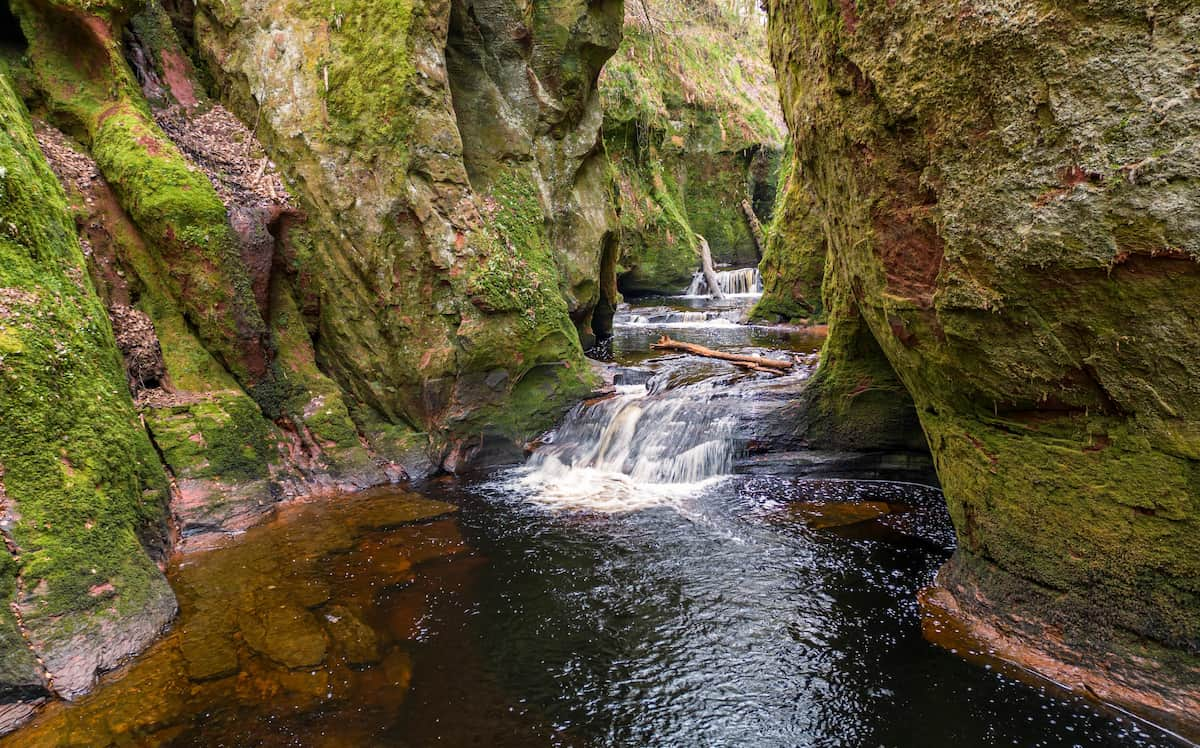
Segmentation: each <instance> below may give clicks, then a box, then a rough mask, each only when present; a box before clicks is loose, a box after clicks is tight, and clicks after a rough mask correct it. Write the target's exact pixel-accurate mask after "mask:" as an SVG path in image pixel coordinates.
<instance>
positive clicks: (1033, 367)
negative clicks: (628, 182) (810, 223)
mask: <svg viewBox="0 0 1200 748" xmlns="http://www.w3.org/2000/svg"><path fill="white" fill-rule="evenodd" d="M1170 6H1171V7H1170V8H1169V9H1160V10H1159V11H1158V12H1162V13H1165V15H1164V16H1163V17H1164V18H1169V19H1170V20H1169V21H1168V26H1170V29H1169V30H1167V29H1162V28H1156V32H1155V34H1156V38H1163V39H1170V40H1172V41H1171V42H1169V43H1168V44H1166V45H1165V46H1162V47H1160V46H1157V45H1148V44H1146V43H1145V42H1144V37H1143V36H1142V35H1141V33H1140V32H1139V31H1137V29H1139V28H1141V27H1142V26H1141V25H1142V24H1143V21H1142V20H1141V16H1140V15H1139V14H1140V13H1141V11H1140V10H1139V11H1137V12H1130V9H1127V8H1117V7H1116V6H1113V5H1109V6H1103V7H1101V6H1094V7H1089V9H1088V10H1087V12H1086V13H1084V14H1081V15H1077V14H1076V11H1078V9H1077V8H1066V7H1065V6H1054V7H1051V6H1049V5H1046V4H1037V3H1027V4H1024V5H1023V7H1022V9H1020V10H1021V14H1023V13H1025V11H1028V13H1029V15H1027V16H1024V15H1021V14H1018V16H1013V18H1018V17H1019V18H1021V19H1022V20H1019V21H1017V22H1015V23H1012V24H1008V23H1001V22H997V21H995V19H994V18H991V17H989V16H987V15H986V14H981V15H978V16H973V17H970V18H966V17H962V16H959V15H956V13H955V11H954V10H953V9H951V8H948V7H947V6H945V5H944V4H938V3H934V2H918V3H915V4H914V3H910V4H895V5H892V4H884V3H861V2H860V3H857V4H856V5H855V6H854V11H855V15H854V16H853V18H850V17H849V16H847V15H846V14H847V13H848V8H847V6H846V5H845V4H843V5H841V6H836V5H835V4H833V3H830V2H821V3H813V2H807V0H774V2H773V3H772V9H771V31H770V33H771V35H772V46H773V49H774V50H776V57H777V59H776V62H777V65H778V68H779V77H780V84H781V92H782V95H783V100H784V105H785V113H786V115H787V118H788V120H789V122H790V124H791V125H792V133H793V138H794V148H795V151H794V155H795V159H796V161H795V168H794V170H793V173H792V181H793V182H796V181H797V179H798V180H799V183H798V184H799V187H801V188H802V189H799V190H796V191H795V192H794V193H793V190H792V189H791V188H789V190H788V196H787V201H788V202H789V203H790V205H789V206H788V207H787V208H786V209H785V210H793V211H796V215H797V217H799V216H800V215H802V214H807V213H809V212H811V213H812V214H813V220H814V221H815V225H818V226H820V234H819V235H820V237H821V238H822V239H823V240H824V245H825V252H824V256H825V258H826V261H827V262H826V273H825V277H826V289H827V290H830V289H832V290H833V291H836V292H837V293H839V294H841V295H842V297H845V296H847V295H848V296H849V297H850V298H852V299H853V301H854V304H855V307H856V308H857V310H858V312H859V314H860V319H861V325H862V326H864V327H865V329H866V330H869V333H870V337H871V338H872V339H873V340H874V341H875V342H876V343H877V346H878V349H879V350H880V351H881V352H882V353H883V354H884V356H885V357H886V360H887V362H888V363H889V364H890V365H891V367H892V368H893V369H894V371H895V372H896V375H897V376H898V378H899V379H900V381H901V382H903V384H904V387H905V389H906V390H907V391H908V392H909V393H910V394H911V396H912V398H913V401H914V403H915V406H916V411H917V413H918V415H919V417H920V420H921V424H922V426H923V428H924V431H925V432H926V434H927V435H928V439H929V443H930V447H931V449H932V451H933V455H934V458H935V461H936V464H937V469H938V473H939V476H940V478H941V480H942V483H943V487H944V489H945V494H946V498H947V501H948V504H949V505H950V508H951V514H952V516H953V518H954V522H955V527H956V530H957V532H958V536H959V542H960V546H961V547H962V548H963V549H964V553H965V554H969V555H970V557H971V558H973V559H976V560H978V561H979V562H980V563H983V564H988V565H990V566H991V567H992V568H993V569H994V570H995V572H996V573H995V574H994V575H993V576H994V577H995V578H997V579H1000V578H1006V579H1016V580H1022V583H1023V584H1024V585H1026V586H1027V587H1028V588H1029V589H1031V590H1032V589H1036V590H1046V591H1051V593H1052V594H1047V595H1042V594H1038V595H1031V596H1030V598H1029V600H1030V601H1031V600H1033V599H1034V598H1035V597H1036V598H1038V599H1039V600H1041V602H1039V603H1036V604H1034V603H1032V602H1029V601H1026V600H1022V599H1021V598H1020V597H1019V596H1017V597H1014V596H1012V595H1007V596H1006V597H1004V598H1000V597H997V598H996V599H997V600H1001V599H1003V601H1004V602H1005V603H1006V604H1007V603H1012V604H1013V605H1016V606H1018V608H1016V609H1010V610H1006V611H1003V613H1004V614H1006V615H1010V616H1012V617H1018V616H1028V617H1030V618H1039V619H1043V620H1050V621H1053V622H1054V623H1055V625H1056V631H1057V632H1061V635H1062V637H1063V639H1064V640H1066V641H1069V642H1070V643H1071V645H1072V646H1076V645H1078V646H1081V647H1090V646H1093V645H1092V644H1090V643H1094V642H1095V641H1097V640H1098V639H1104V640H1105V641H1107V639H1105V636H1106V634H1103V633H1098V631H1100V630H1102V629H1104V628H1105V627H1099V628H1098V627H1097V626H1096V624H1095V621H1096V620H1097V618H1098V617H1102V618H1103V620H1104V622H1105V623H1106V624H1107V625H1110V626H1113V627H1116V628H1119V629H1122V630H1123V631H1122V633H1121V634H1120V637H1118V638H1120V640H1121V641H1123V642H1125V644H1122V645H1121V649H1120V650H1118V651H1116V654H1115V656H1117V657H1121V656H1126V655H1128V657H1127V661H1128V662H1133V658H1134V657H1136V656H1138V655H1137V652H1138V651H1139V650H1137V649H1136V648H1129V646H1128V641H1129V640H1130V639H1141V640H1148V641H1150V642H1156V643H1157V644H1156V645H1155V646H1160V647H1161V646H1166V647H1171V648H1175V649H1176V651H1178V652H1187V653H1191V654H1190V655H1189V656H1190V659H1191V662H1192V663H1193V664H1192V665H1191V666H1192V667H1194V662H1195V657H1194V653H1195V652H1196V651H1197V642H1200V628H1198V627H1200V619H1197V618H1196V616H1195V611H1196V610H1197V608H1198V607H1200V602H1198V600H1197V592H1198V591H1197V589H1196V583H1195V580H1196V579H1197V578H1198V576H1197V574H1198V570H1200V550H1198V548H1200V546H1197V545H1196V544H1195V543H1194V542H1191V540H1190V538H1194V537H1195V535H1196V533H1197V528H1198V526H1200V505H1198V504H1197V499H1196V497H1197V496H1198V495H1200V491H1198V488H1200V486H1198V484H1197V475H1198V473H1197V471H1198V469H1200V423H1198V422H1197V420H1196V418H1195V414H1196V413H1200V392H1198V391H1197V389H1196V387H1195V382H1196V381H1197V378H1198V377H1200V358H1197V354H1196V351H1200V338H1198V337H1197V332H1196V326H1195V321H1194V315H1193V314H1192V313H1191V311H1190V308H1187V307H1185V306H1184V305H1181V304H1180V303H1179V302H1178V299H1182V298H1192V297H1194V296H1195V295H1196V294H1200V266H1197V265H1196V264H1195V262H1194V261H1193V260H1192V259H1190V258H1194V257H1196V256H1197V254H1198V253H1200V245H1198V244H1197V238H1196V237H1197V233H1196V228H1195V227H1196V221H1195V217H1194V216H1193V215H1192V214H1191V213H1188V212H1186V211H1184V212H1183V213H1181V212H1179V211H1178V210H1177V209H1176V208H1175V207H1174V206H1178V205H1191V204H1195V203H1196V201H1197V199H1200V180H1197V179H1196V176H1197V175H1200V158H1198V157H1197V155H1196V154H1197V153H1200V151H1198V150H1197V132H1198V131H1197V130H1196V128H1195V122H1196V121H1197V118H1198V117H1200V113H1198V112H1200V109H1198V108H1197V107H1196V106H1195V105H1194V102H1193V103H1192V104H1191V105H1189V106H1188V107H1187V111H1186V112H1180V113H1178V114H1177V115H1175V116H1173V117H1172V119H1171V120H1170V121H1169V122H1163V121H1161V120H1159V119H1156V118H1155V117H1154V116H1152V115H1150V114H1149V113H1147V112H1145V111H1144V110H1143V109H1140V108H1138V107H1136V106H1114V105H1113V102H1114V101H1120V102H1132V101H1144V100H1153V99H1155V98H1156V97H1159V96H1169V95H1170V92H1172V91H1175V90H1177V89H1178V87H1179V86H1180V85H1184V84H1183V81H1185V80H1189V76H1190V75H1191V73H1190V72H1188V71H1189V70H1190V69H1191V68H1190V67H1189V66H1190V65H1191V64H1193V63H1194V57H1195V55H1194V50H1191V49H1190V48H1189V47H1187V45H1186V43H1184V42H1182V41H1181V40H1182V39H1184V38H1186V36H1187V32H1186V29H1187V28H1190V27H1191V24H1194V23H1195V22H1196V9H1195V8H1194V7H1192V6H1189V5H1188V4H1186V3H1183V2H1174V3H1171V4H1170ZM849 20H853V23H850V22H848V21H849ZM1084 29H1086V31H1087V32H1088V33H1086V34H1082V33H1079V32H1081V31H1082V30H1084ZM883 38H887V39H890V40H894V41H895V44H891V43H889V44H888V45H883V46H881V45H879V44H878V40H879V39H883ZM931 39H934V40H938V42H937V43H936V44H930V43H928V40H931ZM1180 45H1182V46H1180ZM1096 59H1105V60H1109V61H1110V62H1111V67H1108V66H1106V67H1104V68H1096V67H1094V66H1093V64H1092V63H1093V61H1094V60H1096ZM1050 68H1053V69H1054V70H1055V71H1056V73H1055V78H1056V80H1057V81H1061V82H1063V84H1064V86H1065V87H1064V88H1063V89H1061V90H1058V89H1056V91H1055V95H1054V96H1052V97H1051V96H1048V95H1047V87H1048V85H1050V86H1051V87H1055V86H1057V84H1048V83H1047V80H1046V79H1045V77H1044V71H1045V70H1047V69H1050ZM1125 69H1154V70H1156V76H1155V78H1154V79H1153V81H1151V80H1148V79H1147V80H1144V81H1135V80H1130V79H1129V78H1128V77H1126V76H1125V75H1123V74H1121V73H1119V72H1117V71H1118V70H1125ZM1000 91H1003V94H1002V95H1000V96H997V95H996V94H997V92H1000ZM1017 102H1020V103H1017ZM1166 153H1169V154H1170V155H1169V157H1166V156H1163V155H1160V154H1166ZM1114 165H1125V166H1124V169H1123V172H1122V175H1123V176H1122V178H1119V179H1116V178H1113V173H1114V170H1113V168H1112V167H1113V166H1114ZM1147 165H1153V166H1151V167H1150V168H1151V169H1152V170H1156V169H1162V170H1163V171H1162V172H1156V173H1157V174H1158V176H1155V177H1145V175H1143V176H1140V177H1139V176H1132V173H1133V172H1131V171H1130V169H1133V170H1134V171H1136V169H1138V168H1145V167H1146V166H1147ZM1168 173H1169V174H1170V175H1172V176H1171V177H1169V178H1168V177H1165V175H1166V174H1168ZM785 214H786V213H785ZM790 224H791V226H789V229H790V228H793V227H795V226H797V225H801V226H802V225H803V221H802V220H797V221H792V222H790ZM805 233H808V232H807V230H806V231H805ZM791 244H792V246H793V247H795V248H798V249H802V248H803V246H804V236H801V237H800V240H799V241H797V242H793V243H791ZM778 262H779V265H780V268H781V270H780V272H779V273H778V274H777V275H779V277H785V276H786V272H785V271H789V270H790V271H791V272H794V273H795V274H796V276H795V277H796V278H798V279H800V280H801V281H802V284H803V285H804V286H806V287H807V286H811V281H810V280H805V278H811V277H812V276H811V275H809V274H808V272H807V270H806V269H805V268H804V267H803V260H802V258H801V257H797V258H795V259H787V258H786V257H784V256H782V255H781V256H780V259H779V260H778ZM798 295H799V296H805V293H801V294H798ZM831 298H833V297H831ZM831 309H832V311H831V317H832V322H833V325H834V327H833V330H831V336H830V342H829V346H831V349H830V350H829V351H827V353H826V359H827V360H828V362H829V363H830V365H831V366H832V365H833V364H837V363H838V362H839V361H840V364H839V366H838V368H842V369H844V370H845V371H846V372H848V373H853V371H854V367H855V366H862V365H863V362H865V361H872V360H876V359H877V356H875V357H874V358H872V356H874V354H868V353H859V354H854V355H852V356H851V358H850V359H849V360H847V359H845V358H843V357H841V356H838V357H837V358H836V359H835V357H834V356H833V353H834V351H833V349H832V346H834V345H836V339H835V333H836V332H837V330H838V329H839V327H840V325H841V321H840V319H839V314H840V311H839V308H838V307H836V306H834V307H831ZM823 367H824V363H823ZM830 375H832V368H831V370H830ZM984 576H986V575H984ZM984 592H985V596H987V595H989V594H990V591H988V590H985V591H984ZM1026 605H1028V606H1029V608H1028V609H1026V608H1022V607H1020V606H1026ZM1067 611H1071V612H1070V613H1068V612H1067ZM1058 624H1062V626H1061V627H1060V628H1059V627H1057V626H1058ZM1108 654H1111V653H1106V656H1107V655H1108ZM1185 659H1186V658H1185ZM1164 673H1165V671H1163V673H1160V674H1156V676H1155V677H1158V676H1159V675H1163V674H1164ZM1164 677H1169V674H1165V675H1164ZM1188 677H1191V676H1188Z"/></svg>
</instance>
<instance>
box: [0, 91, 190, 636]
mask: <svg viewBox="0 0 1200 748" xmlns="http://www.w3.org/2000/svg"><path fill="white" fill-rule="evenodd" d="M0 119H2V120H3V125H4V127H3V129H2V131H0V171H2V172H3V174H4V186H5V189H4V190H3V193H2V195H0V225H3V226H5V227H7V228H6V229H5V230H4V231H2V232H0V254H2V256H3V262H0V328H2V329H3V334H4V337H5V338H6V339H7V340H8V341H10V343H9V345H7V346H6V348H7V349H8V350H7V351H6V353H4V354H3V356H2V357H0V379H2V380H3V386H0V464H2V465H3V468H4V477H3V483H4V486H5V489H6V492H7V495H8V499H9V501H10V502H12V503H13V504H14V505H15V507H16V513H17V515H18V516H19V518H20V519H19V520H18V521H17V522H16V524H15V525H14V527H13V530H12V535H13V538H14V540H15V541H16V543H17V545H18V547H19V548H20V549H21V574H22V577H23V579H24V584H25V589H27V590H29V591H31V596H30V598H29V599H28V600H27V601H25V602H24V604H23V606H22V607H23V612H24V617H25V622H26V624H27V625H28V626H30V628H31V629H33V630H34V631H36V632H37V635H38V636H39V637H42V638H43V639H45V640H48V641H55V640H57V638H58V637H60V636H66V635H67V634H68V632H69V631H71V630H72V629H74V628H75V627H76V626H80V625H84V624H80V623H79V619H76V618H73V617H71V614H77V613H79V612H82V611H90V612H92V613H93V614H95V615H96V616H98V618H97V619H96V620H97V621H99V619H101V618H104V617H106V616H109V615H111V614H112V612H114V611H115V612H116V613H117V615H120V614H124V613H130V612H133V611H136V610H138V609H139V607H140V606H142V605H144V604H148V601H150V600H157V599H160V598H161V597H163V596H169V595H170V592H169V590H168V589H167V588H166V583H165V581H164V580H163V577H162V574H161V573H160V572H159V571H158V569H157V568H156V567H155V566H154V564H153V563H151V562H150V559H149V558H148V557H147V555H146V552H145V551H144V550H143V549H142V547H141V544H140V542H139V540H138V538H139V534H140V533H143V532H145V531H147V528H154V529H153V530H151V531H150V533H149V534H151V535H154V534H160V533H161V532H163V530H162V526H163V523H164V511H165V500H166V481H165V478H164V476H163V473H162V469H161V466H160V465H159V463H158V459H157V457H156V455H155V454H154V451H153V449H152V447H151V445H150V442H149V440H148V439H147V437H146V433H145V431H144V430H143V428H142V427H141V425H140V423H139V422H138V418H137V415H136V414H135V412H134V410H133V405H132V402H131V401H130V398H129V392H128V390H127V389H126V386H125V377H124V372H123V369H122V366H121V359H120V354H119V353H118V351H117V348H116V344H115V342H114V340H113V336H112V330H111V328H110V327H109V323H108V318H107V316H106V315H105V312H104V309H103V307H102V306H101V304H100V301H99V298H98V297H97V296H96V293H95V291H94V289H93V288H92V286H91V284H90V282H89V280H88V277H87V274H86V272H85V271H84V257H83V254H82V252H81V250H80V247H79V243H78V241H77V240H76V237H75V228H74V225H73V223H72V220H71V216H70V213H69V212H68V210H67V206H66V201H65V197H64V195H63V192H62V188H61V187H60V186H59V185H58V182H57V180H56V179H55V177H54V175H53V174H52V173H51V172H50V170H49V168H48V166H47V165H46V163H45V161H44V159H43V158H42V155H41V152H40V150H39V149H38V146H37V143H36V141H35V140H34V138H33V133H32V130H31V127H30V124H29V120H28V118H27V115H26V114H25V112H24V110H23V108H22V107H21V105H20V103H19V102H18V101H17V99H16V96H15V94H14V93H13V91H12V89H11V88H10V87H9V84H8V81H7V78H5V77H3V76H0ZM106 584H111V585H112V587H113V591H112V592H109V593H103V594H99V593H98V594H92V590H93V589H94V588H101V587H102V586H103V585H106ZM63 616H67V618H66V619H63ZM97 625H99V624H97Z"/></svg>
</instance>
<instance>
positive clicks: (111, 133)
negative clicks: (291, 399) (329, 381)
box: [13, 0, 274, 391]
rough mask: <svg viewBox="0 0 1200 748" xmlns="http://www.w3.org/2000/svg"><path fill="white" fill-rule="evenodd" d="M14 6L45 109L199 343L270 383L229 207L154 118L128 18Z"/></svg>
mask: <svg viewBox="0 0 1200 748" xmlns="http://www.w3.org/2000/svg"><path fill="white" fill-rule="evenodd" d="M13 6H14V9H15V10H16V11H17V13H18V15H19V16H20V18H21V23H22V27H23V28H24V31H25V36H26V37H27V38H28V39H29V57H30V59H31V61H32V66H33V70H34V73H35V74H36V77H37V83H38V87H39V91H40V94H41V96H42V97H43V99H44V104H45V107H46V109H47V114H48V116H49V117H50V118H51V119H52V120H53V121H55V122H56V123H57V124H59V125H60V126H61V127H62V128H63V129H65V130H67V131H68V132H70V133H71V134H73V135H75V136H77V137H78V138H79V139H80V140H81V141H82V142H83V143H84V144H85V145H86V146H87V147H88V149H89V151H90V153H91V155H92V156H93V157H94V158H95V160H96V163H97V164H98V165H99V167H100V170H101V172H102V173H103V174H104V177H105V179H106V180H107V181H108V183H109V184H110V185H111V186H112V188H113V190H114V191H115V193H116V195H117V197H118V199H119V200H120V202H121V205H122V207H123V208H124V209H125V211H126V212H127V213H128V215H129V217H130V218H131V219H132V220H133V221H134V223H135V224H136V225H137V227H138V229H139V231H140V232H141V233H142V235H143V236H144V237H145V239H146V246H147V248H148V250H149V251H150V252H151V253H152V254H153V256H154V261H155V263H156V271H157V274H158V275H159V276H160V278H161V280H162V282H163V283H164V284H166V286H167V288H168V290H169V291H170V293H171V295H172V296H173V297H174V298H175V299H176V300H177V302H178V304H179V306H180V310H181V311H182V312H183V313H184V315H185V317H186V318H187V321H188V323H189V324H190V325H191V326H193V327H194V329H195V330H196V332H197V334H198V336H199V337H200V339H201V340H202V341H203V342H204V344H205V346H206V347H207V348H208V349H209V350H211V351H212V352H213V353H214V354H215V355H216V356H217V357H218V358H219V359H220V360H221V361H222V363H223V364H224V365H225V366H226V367H228V368H229V370H230V371H231V372H233V374H234V375H235V377H236V378H237V379H238V381H239V382H241V383H242V384H243V386H246V387H249V388H251V389H253V388H256V387H263V388H264V389H265V390H268V391H269V390H270V380H271V378H272V376H273V373H274V372H273V370H272V368H271V361H272V358H273V355H274V351H273V346H272V343H271V339H270V335H269V331H268V329H267V326H266V323H265V321H264V320H263V316H262V313H261V310H260V309H259V307H258V305H257V304H256V302H255V298H254V293H253V288H252V283H251V279H250V276H249V272H248V271H247V268H246V264H245V262H244V260H243V257H242V254H241V251H240V247H239V244H238V240H237V237H236V236H235V235H234V232H233V230H232V228H231V227H230V225H229V219H228V216H227V212H226V206H225V204H224V202H223V201H222V200H221V198H220V196H219V195H218V194H217V192H216V190H215V189H214V187H213V185H212V184H211V183H210V182H209V180H208V178H207V177H206V176H205V175H204V173H203V172H201V171H200V170H199V169H197V168H196V167H195V166H194V165H193V164H191V163H190V162H189V161H188V159H187V158H186V157H185V156H184V155H183V153H182V152H181V151H180V149H179V148H178V146H176V144H175V143H173V142H172V141H171V140H170V139H169V138H168V137H167V136H166V134H165V133H164V132H163V131H162V129H161V128H160V127H159V126H158V124H157V123H156V122H155V121H154V118H153V117H152V116H151V113H150V110H149V106H148V105H147V103H146V101H145V99H144V98H143V97H142V94H141V89H140V88H139V87H138V85H137V81H136V80H135V79H134V75H133V73H132V71H131V70H130V69H129V66H128V65H127V63H126V62H125V59H124V57H123V56H122V49H121V46H120V41H119V40H120V33H121V28H122V25H123V23H124V22H125V19H126V17H127V16H126V15H120V14H116V15H111V16H103V17H102V16H98V15H89V14H88V13H87V12H84V11H81V10H80V9H78V8H72V7H68V6H63V5H55V4H50V3H43V2H40V0H16V2H14V3H13ZM114 12H115V11H114Z"/></svg>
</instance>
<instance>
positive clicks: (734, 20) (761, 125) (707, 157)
mask: <svg viewBox="0 0 1200 748" xmlns="http://www.w3.org/2000/svg"><path fill="white" fill-rule="evenodd" d="M760 18H761V16H760V15H759V11H758V10H757V9H756V8H754V7H753V6H745V7H743V6H740V5H739V4H737V3H730V2H726V1H725V0H706V2H700V3H682V2H678V1H677V0H664V1H662V2H650V3H636V2H635V3H628V4H627V6H626V8H625V39H624V41H623V42H622V46H621V48H620V50H618V52H617V54H616V55H615V56H614V57H613V59H612V60H611V61H610V62H609V64H608V65H607V66H606V67H605V69H604V73H603V75H602V76H601V81H600V86H601V93H602V95H603V99H604V141H605V144H606V147H607V151H608V154H609V157H610V158H611V160H612V165H613V169H614V171H615V173H616V179H617V188H618V196H619V201H620V208H621V221H620V229H621V230H620V267H619V270H618V272H619V273H620V276H621V278H620V286H621V288H622V289H623V290H625V291H628V292H631V293H647V292H659V293H663V292H667V293H673V292H674V293H677V292H679V291H680V290H682V289H684V288H686V287H687V285H688V283H689V282H690V280H691V278H692V274H693V273H695V272H696V271H697V270H698V269H699V267H700V260H699V253H698V249H697V243H696V238H695V234H696V233H700V234H701V235H703V236H704V237H705V238H706V239H707V240H708V242H709V244H710V246H711V248H712V252H713V259H714V261H715V262H718V263H727V264H734V265H740V266H750V265H755V264H757V263H758V260H759V248H758V247H757V246H756V240H755V237H754V235H753V233H752V229H751V227H750V224H749V222H748V219H747V216H746V214H745V212H744V209H743V201H745V203H746V205H747V206H749V207H750V208H751V209H752V210H753V212H754V213H755V214H756V218H761V220H763V221H766V220H767V219H769V218H770V216H771V212H772V210H773V208H774V199H775V179H776V171H777V169H778V160H779V154H780V150H781V144H782V121H781V117H780V113H779V104H778V97H777V94H776V89H775V81H774V77H773V76H772V74H771V70H770V67H769V66H768V65H767V64H766V61H765V59H764V57H763V47H764V46H765V39H764V38H763V34H764V29H763V27H762V26H761V24H760Z"/></svg>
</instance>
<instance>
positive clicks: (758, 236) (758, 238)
mask: <svg viewBox="0 0 1200 748" xmlns="http://www.w3.org/2000/svg"><path fill="white" fill-rule="evenodd" d="M742 212H743V213H745V214H746V225H747V226H749V227H750V236H751V237H753V239H754V250H755V251H756V252H758V256H759V258H760V259H761V258H762V254H763V250H764V249H766V247H767V239H766V235H765V234H764V233H763V227H762V223H761V222H759V220H758V216H757V215H756V214H755V213H754V206H753V205H751V204H750V201H749V200H748V199H745V198H743V199H742Z"/></svg>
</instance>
